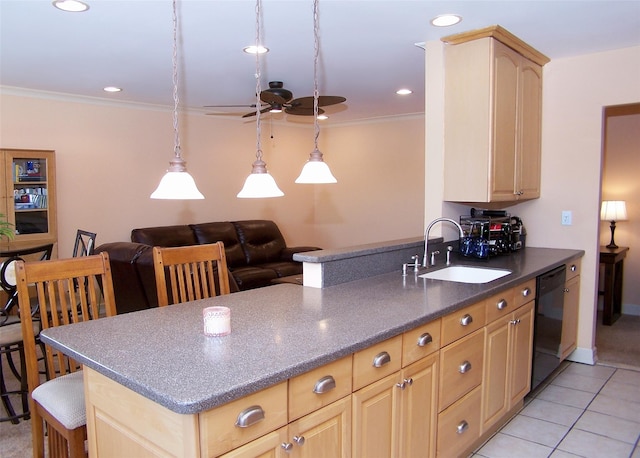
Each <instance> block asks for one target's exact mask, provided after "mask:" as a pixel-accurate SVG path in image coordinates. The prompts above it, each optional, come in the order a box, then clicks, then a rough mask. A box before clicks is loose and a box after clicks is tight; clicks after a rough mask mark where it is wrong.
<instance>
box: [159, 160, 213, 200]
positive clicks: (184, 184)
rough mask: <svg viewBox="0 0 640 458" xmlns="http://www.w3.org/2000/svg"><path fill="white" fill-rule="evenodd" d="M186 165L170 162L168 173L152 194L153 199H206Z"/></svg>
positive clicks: (180, 161) (180, 162)
mask: <svg viewBox="0 0 640 458" xmlns="http://www.w3.org/2000/svg"><path fill="white" fill-rule="evenodd" d="M184 164H185V162H184V161H182V160H179V161H171V162H170V165H169V169H168V170H167V173H166V174H165V175H164V176H163V177H162V180H160V184H159V185H158V187H157V188H156V190H155V191H153V193H151V198H152V199H173V200H191V199H204V196H203V195H202V193H201V192H200V191H199V190H198V187H197V186H196V182H195V181H194V179H193V177H192V176H191V175H190V174H189V172H187V169H186V167H185V166H184Z"/></svg>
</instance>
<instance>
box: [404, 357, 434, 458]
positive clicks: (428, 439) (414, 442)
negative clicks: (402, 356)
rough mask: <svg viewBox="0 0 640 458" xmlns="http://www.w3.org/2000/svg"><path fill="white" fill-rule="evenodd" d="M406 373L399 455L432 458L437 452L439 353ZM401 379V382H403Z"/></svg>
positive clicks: (425, 359) (409, 368) (416, 364)
mask: <svg viewBox="0 0 640 458" xmlns="http://www.w3.org/2000/svg"><path fill="white" fill-rule="evenodd" d="M402 372H403V377H402V378H403V382H404V383H405V385H404V389H402V390H401V391H402V394H401V399H402V401H401V409H402V415H401V420H400V440H399V450H398V454H397V455H396V456H398V457H418V456H420V457H433V456H435V452H436V421H437V413H438V408H437V402H438V355H437V354H436V355H431V356H430V357H428V358H424V359H422V360H420V361H419V362H417V363H415V364H413V365H411V366H409V367H407V368H406V369H405V370H403V371H402ZM403 382H401V383H403Z"/></svg>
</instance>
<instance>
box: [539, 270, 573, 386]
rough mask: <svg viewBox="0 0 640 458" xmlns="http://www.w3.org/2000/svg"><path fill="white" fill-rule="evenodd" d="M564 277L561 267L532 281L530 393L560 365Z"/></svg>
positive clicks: (564, 273)
mask: <svg viewBox="0 0 640 458" xmlns="http://www.w3.org/2000/svg"><path fill="white" fill-rule="evenodd" d="M565 277H566V267H565V266H564V265H562V266H560V267H556V268H555V269H553V270H550V271H549V272H546V273H544V274H542V275H540V276H538V278H537V279H536V317H535V322H534V328H533V329H534V331H533V370H532V371H531V372H532V376H531V390H532V391H533V390H534V389H535V388H536V387H537V386H538V385H539V384H540V383H541V382H542V381H544V379H546V378H547V377H548V376H549V375H550V374H551V373H552V372H553V371H554V370H555V369H556V368H557V367H558V366H559V365H560V341H561V339H562V313H563V304H564V283H565Z"/></svg>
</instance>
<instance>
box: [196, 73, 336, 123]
mask: <svg viewBox="0 0 640 458" xmlns="http://www.w3.org/2000/svg"><path fill="white" fill-rule="evenodd" d="M260 100H261V101H262V102H264V104H263V106H264V108H261V109H260V113H267V112H272V113H280V112H282V111H284V112H285V113H287V114H290V115H298V116H313V96H309V97H300V98H297V99H294V98H293V93H292V92H291V91H290V90H288V89H285V88H284V84H283V83H282V81H270V82H269V89H265V90H264V91H262V92H260ZM346 100H347V99H346V98H344V97H340V96H335V95H321V96H319V97H318V107H326V106H328V105H335V104H337V103H342V102H344V101H346ZM232 107H247V108H256V104H255V103H254V104H252V105H205V108H232ZM322 113H324V110H322V109H321V108H318V114H322ZM207 114H219V113H207ZM255 115H256V112H255V111H252V112H250V113H246V114H244V115H242V117H243V118H248V117H251V116H255Z"/></svg>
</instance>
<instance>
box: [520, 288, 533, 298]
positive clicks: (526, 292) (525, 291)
mask: <svg viewBox="0 0 640 458" xmlns="http://www.w3.org/2000/svg"><path fill="white" fill-rule="evenodd" d="M530 294H531V288H525V289H523V290H522V297H529V295H530Z"/></svg>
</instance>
